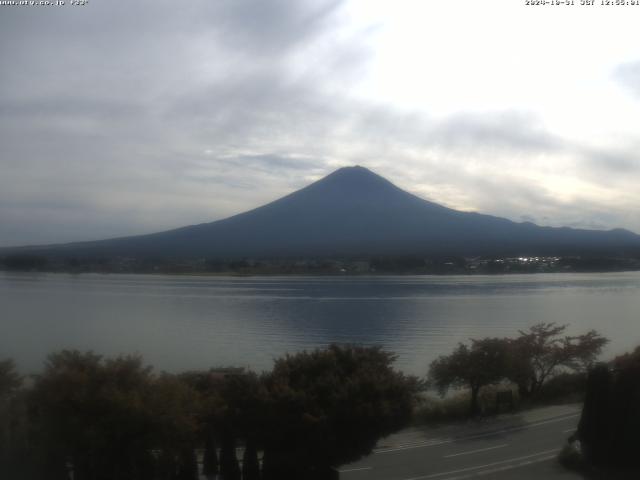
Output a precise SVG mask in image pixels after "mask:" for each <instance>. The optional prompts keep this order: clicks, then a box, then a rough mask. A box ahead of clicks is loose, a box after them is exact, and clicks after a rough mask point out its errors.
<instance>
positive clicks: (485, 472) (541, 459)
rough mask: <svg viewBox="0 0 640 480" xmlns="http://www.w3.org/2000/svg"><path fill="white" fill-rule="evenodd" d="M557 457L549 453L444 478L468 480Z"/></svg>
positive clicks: (447, 479) (448, 479) (445, 479)
mask: <svg viewBox="0 0 640 480" xmlns="http://www.w3.org/2000/svg"><path fill="white" fill-rule="evenodd" d="M555 458H557V455H555V454H554V455H547V456H546V457H541V458H536V459H535V460H526V461H524V462H520V463H517V464H515V465H505V466H504V467H496V468H492V469H490V470H481V471H479V472H474V473H469V474H467V475H462V476H457V477H447V478H444V479H442V480H466V479H468V478H477V477H481V476H484V475H490V474H493V473H498V472H505V471H507V470H513V469H514V468H521V467H526V466H527V465H533V464H536V463H541V462H548V461H549V460H553V459H555Z"/></svg>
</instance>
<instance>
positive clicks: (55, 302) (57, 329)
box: [0, 272, 640, 375]
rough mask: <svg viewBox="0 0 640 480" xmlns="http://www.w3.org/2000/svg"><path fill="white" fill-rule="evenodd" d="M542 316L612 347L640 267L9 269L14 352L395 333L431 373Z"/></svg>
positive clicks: (386, 342) (410, 368) (261, 343)
mask: <svg viewBox="0 0 640 480" xmlns="http://www.w3.org/2000/svg"><path fill="white" fill-rule="evenodd" d="M542 321H555V322H559V323H567V324H570V329H569V332H570V333H575V334H577V333H582V332H586V331H587V330H589V329H592V328H595V329H596V330H598V331H599V332H601V333H602V334H604V335H605V336H606V337H608V338H610V339H611V344H610V345H609V346H608V347H607V349H606V352H605V356H611V355H615V354H618V353H622V352H624V351H626V350H630V349H632V348H633V347H635V346H636V345H640V272H633V273H615V274H538V275H508V276H435V277H434V276H398V277H386V276H375V277H249V278H240V277H193V276H152V275H93V274H87V275H66V274H15V273H7V272H0V358H4V357H12V358H14V359H15V360H16V362H17V363H18V366H19V368H20V370H22V371H23V372H35V371H38V370H39V369H40V368H41V365H42V362H43V360H44V358H45V357H46V354H48V353H50V352H52V351H54V350H57V349H61V348H77V349H92V350H94V351H95V352H99V353H103V354H109V355H111V354H118V353H140V354H142V355H143V356H144V358H145V360H146V361H147V362H148V363H150V364H152V365H154V366H155V367H156V368H158V369H165V370H169V371H179V370H183V369H191V368H208V367H211V366H229V365H237V366H247V367H251V368H253V369H256V370H263V369H268V368H270V367H271V365H272V361H273V359H274V358H276V357H278V356H281V355H283V354H284V353H286V352H290V353H293V352H296V351H299V350H303V349H310V348H314V347H319V346H325V345H327V344H328V343H331V342H353V343H359V344H366V345H382V346H384V348H386V349H389V350H391V351H394V352H396V353H397V354H398V361H397V366H398V367H400V368H402V369H404V370H405V371H407V372H410V373H414V374H420V375H422V374H424V373H426V371H427V368H428V364H429V362H430V361H431V360H433V359H434V358H435V357H436V356H438V355H441V354H446V353H449V352H450V351H451V349H452V348H453V347H454V346H455V345H456V343H457V342H459V341H466V340H467V339H468V338H470V337H475V338H478V337H485V336H498V337H503V336H515V335H517V332H518V330H519V329H523V328H526V327H528V326H530V325H533V324H535V323H538V322H542Z"/></svg>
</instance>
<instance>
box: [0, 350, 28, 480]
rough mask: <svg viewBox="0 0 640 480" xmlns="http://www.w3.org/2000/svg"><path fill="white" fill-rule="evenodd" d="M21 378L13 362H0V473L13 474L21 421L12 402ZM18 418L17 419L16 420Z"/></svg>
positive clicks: (18, 410) (20, 415)
mask: <svg viewBox="0 0 640 480" xmlns="http://www.w3.org/2000/svg"><path fill="white" fill-rule="evenodd" d="M21 385H22V377H21V376H20V375H19V374H18V372H16V366H15V363H14V362H13V360H10V359H6V360H1V361H0V471H5V472H9V473H13V472H12V471H11V469H12V468H13V465H12V464H13V463H15V462H14V458H13V457H15V456H16V454H17V450H18V444H19V442H18V441H17V438H16V436H17V435H16V433H17V432H16V430H19V429H18V428H17V424H18V423H19V421H20V420H23V417H24V415H22V413H23V412H22V409H20V408H19V407H20V406H19V405H16V402H14V400H15V397H16V395H17V393H18V389H19V388H20V387H21ZM18 417H19V418H18Z"/></svg>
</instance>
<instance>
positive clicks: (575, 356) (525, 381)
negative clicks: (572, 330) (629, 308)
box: [507, 323, 609, 398]
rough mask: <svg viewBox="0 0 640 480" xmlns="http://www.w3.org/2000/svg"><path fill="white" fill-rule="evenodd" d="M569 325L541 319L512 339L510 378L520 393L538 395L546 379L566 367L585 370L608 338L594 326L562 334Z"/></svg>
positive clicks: (522, 394)
mask: <svg viewBox="0 0 640 480" xmlns="http://www.w3.org/2000/svg"><path fill="white" fill-rule="evenodd" d="M566 328H567V325H557V324H555V323H539V324H537V325H534V326H532V327H531V328H530V329H529V330H528V331H520V336H519V337H518V338H516V339H515V340H512V341H511V345H510V349H509V350H510V352H509V371H508V374H507V376H508V378H509V379H510V380H512V381H513V382H514V383H516V384H517V385H518V390H519V392H520V396H521V397H525V398H527V397H531V396H533V395H535V394H536V393H537V392H538V391H539V390H540V388H541V387H542V386H543V384H544V383H545V381H546V380H548V379H549V378H551V377H552V376H554V375H556V374H557V373H558V372H560V371H562V370H563V369H564V370H567V369H570V370H576V371H586V370H587V369H588V368H589V367H590V366H591V365H592V364H593V363H594V362H595V360H596V358H597V357H598V355H600V353H601V351H602V348H603V347H604V346H605V345H606V344H607V343H608V341H609V340H607V339H606V338H603V337H602V336H600V334H599V333H598V332H596V331H595V330H590V331H589V332H587V333H586V334H584V335H578V336H562V335H563V333H564V332H565V330H566Z"/></svg>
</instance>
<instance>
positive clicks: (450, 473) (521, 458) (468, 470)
mask: <svg viewBox="0 0 640 480" xmlns="http://www.w3.org/2000/svg"><path fill="white" fill-rule="evenodd" d="M559 451H560V450H558V449H553V450H545V451H544V452H538V453H532V454H531V455H525V456H523V457H516V458H510V459H508V460H501V461H499V462H492V463H487V464H486V465H476V466H475V467H467V468H461V469H459V470H451V471H448V472H441V473H432V474H431V475H423V476H421V477H411V478H405V479H404V480H426V479H428V478H436V477H443V476H445V475H455V474H456V473H464V472H470V471H472V470H480V469H482V468H487V467H493V466H496V465H502V464H505V463H512V462H519V461H520V460H527V459H529V458H533V457H539V456H540V455H548V454H550V453H554V454H556V453H558V452H559ZM553 457H555V455H551V456H549V457H545V460H548V459H549V458H553ZM537 460H540V461H542V460H541V459H537ZM522 465H526V462H524V463H522ZM511 467H512V468H515V466H511ZM476 473H478V472H476ZM454 478H455V477H454ZM448 480H451V479H448Z"/></svg>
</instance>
